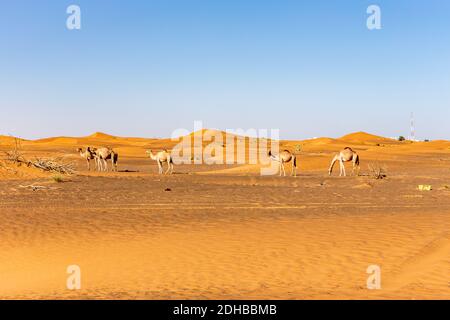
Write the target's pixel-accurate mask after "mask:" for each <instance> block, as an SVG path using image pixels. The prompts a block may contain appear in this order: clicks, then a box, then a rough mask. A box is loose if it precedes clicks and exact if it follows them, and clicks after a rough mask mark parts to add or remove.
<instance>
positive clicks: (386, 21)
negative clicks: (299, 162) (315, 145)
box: [0, 0, 450, 139]
mask: <svg viewBox="0 0 450 320" xmlns="http://www.w3.org/2000/svg"><path fill="white" fill-rule="evenodd" d="M70 4H77V5H79V6H80V7H81V11H82V29H81V30H79V31H70V30H68V29H67V28H66V18H67V14H66V8H67V7H68V6H69V5H70ZM370 4H377V5H379V6H380V7H381V10H382V30H375V31H369V30H368V29H367V28H366V18H367V16H368V15H367V13H366V9H367V7H368V5H370ZM0 40H1V41H0V88H1V89H0V110H1V115H0V134H12V135H16V136H20V137H24V138H40V137H47V136H57V135H66V136H83V135H87V134H90V133H92V132H95V131H103V132H107V133H111V134H116V135H122V136H143V137H168V136H170V134H171V133H172V131H173V130H174V129H176V128H186V129H189V130H191V129H193V121H194V120H202V121H203V123H204V126H205V127H211V128H219V129H226V128H244V129H247V128H257V129H258V128H280V129H281V137H282V138H308V137H314V136H332V137H337V136H341V135H343V134H346V133H349V132H352V131H359V130H364V131H368V132H371V133H375V134H380V135H384V136H398V135H405V136H407V135H408V134H409V115H410V112H411V111H413V112H414V113H415V115H416V127H417V136H418V137H419V138H430V139H437V138H445V139H450V125H449V121H450V2H449V1H444V0H442V1H441V0H414V1H412V0H395V1H393V0H378V1H365V0H359V1H358V0H342V1H336V0H328V1H323V0H310V1H301V0H292V1H286V0H271V1H265V0H221V1H219V0H208V1H206V0H145V1H144V0H142V1H136V0H130V1H118V0H116V1H115V0H77V1H75V0H73V1H65V0H54V1H51V0H40V1H36V0H27V1H24V0H4V1H2V2H1V4H0Z"/></svg>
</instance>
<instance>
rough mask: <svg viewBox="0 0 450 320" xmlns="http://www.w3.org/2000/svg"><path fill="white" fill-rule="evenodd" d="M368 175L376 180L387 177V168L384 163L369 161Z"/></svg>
mask: <svg viewBox="0 0 450 320" xmlns="http://www.w3.org/2000/svg"><path fill="white" fill-rule="evenodd" d="M368 167H369V175H370V176H371V177H372V178H374V179H377V180H380V179H384V178H386V177H387V170H386V166H385V165H384V164H380V163H378V162H371V163H369V164H368Z"/></svg>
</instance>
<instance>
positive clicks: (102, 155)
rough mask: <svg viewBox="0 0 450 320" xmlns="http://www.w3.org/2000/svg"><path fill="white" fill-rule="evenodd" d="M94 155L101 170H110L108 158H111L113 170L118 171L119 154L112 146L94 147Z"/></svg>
mask: <svg viewBox="0 0 450 320" xmlns="http://www.w3.org/2000/svg"><path fill="white" fill-rule="evenodd" d="M92 150H93V151H92V152H93V153H94V157H95V158H96V162H97V165H98V168H99V171H108V162H107V161H106V160H109V159H111V171H117V161H118V160H119V154H118V153H117V152H115V151H114V150H113V149H111V148H104V147H103V148H98V149H92Z"/></svg>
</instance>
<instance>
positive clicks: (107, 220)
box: [0, 133, 450, 299]
mask: <svg viewBox="0 0 450 320" xmlns="http://www.w3.org/2000/svg"><path fill="white" fill-rule="evenodd" d="M247 140H248V139H247ZM13 143H14V139H11V138H8V137H0V153H1V152H2V151H4V150H8V149H10V148H11V145H12V144H13ZM174 144H175V142H171V141H170V140H169V139H143V138H121V137H113V136H109V135H106V134H102V133H96V134H94V135H91V136H88V137H82V138H70V137H59V138H49V139H42V140H37V141H26V140H23V141H21V147H22V149H23V152H24V154H25V155H26V156H27V157H33V156H62V157H65V158H66V159H68V160H73V161H76V162H77V166H78V168H79V172H78V174H77V175H75V176H72V177H68V178H66V180H67V181H66V182H64V183H56V182H53V181H52V179H51V176H52V174H47V173H42V172H40V171H39V170H36V169H32V168H26V167H24V166H21V167H17V166H14V165H10V164H7V165H8V166H9V168H10V169H5V168H4V166H2V165H1V163H0V253H1V257H2V258H1V260H0V298H13V299H17V298H26V299H42V298H56V299H70V298H98V299H105V298H112V299H179V298H181V299H184V298H186V299H196V298H206V299H212V298H214V299H217V298H219V299H230V298H233V299H253V298H258V299H259V298H262V299H266V298H267V299H305V298H310V299H321V298H325V299H377V298H381V299H397V298H405V299H413V298H414V299H422V298H423V299H449V298H450V278H449V272H448V270H449V269H450V197H449V196H450V187H449V186H450V142H449V141H435V142H429V143H425V142H417V143H410V142H398V141H394V140H391V139H387V138H383V137H377V136H373V135H369V134H366V133H355V134H351V135H347V136H344V137H342V138H339V139H330V138H320V139H314V140H307V141H282V146H281V148H287V149H291V150H294V149H295V146H296V145H297V144H300V145H301V146H302V151H301V153H300V155H299V161H300V164H299V176H298V177H296V178H293V177H286V178H284V177H282V178H280V177H278V176H270V177H261V176H260V175H259V166H256V165H233V166H226V165H213V166H208V165H196V166H194V165H180V166H175V173H176V174H174V175H172V176H158V175H157V174H156V173H157V168H156V164H155V162H154V161H151V160H150V159H148V158H146V157H145V154H144V151H145V150H146V149H147V148H152V149H154V150H157V149H161V148H164V147H166V148H171V147H173V145H174ZM86 145H95V146H111V147H113V148H114V149H115V150H116V151H117V152H118V153H119V154H120V157H119V170H121V171H122V172H117V173H98V172H87V171H86V169H85V163H84V162H83V160H82V159H81V158H80V157H79V156H78V155H77V154H76V152H75V149H76V148H77V147H85V146H86ZM345 146H350V147H352V148H354V150H356V151H357V152H358V153H359V154H360V156H361V164H362V171H361V173H362V174H363V176H360V177H346V178H339V177H336V176H333V177H328V176H327V175H326V171H327V168H328V165H329V162H330V160H331V158H332V155H333V153H334V152H336V151H338V150H340V149H341V148H343V147H345ZM375 161H378V162H380V163H383V164H385V165H386V167H387V174H388V177H387V179H384V180H374V179H372V178H370V177H369V176H367V173H368V170H367V164H368V163H370V162H375ZM287 167H288V168H287V171H288V172H290V168H289V167H290V165H287ZM125 170H127V172H125ZM30 184H35V185H44V186H50V187H51V188H50V189H46V190H38V191H32V190H30V189H28V188H22V187H20V186H23V185H30ZM419 184H430V185H432V186H433V190H432V191H430V192H421V191H418V190H417V185H419ZM167 188H170V189H171V191H165V189H167ZM71 264H76V265H79V266H80V267H81V272H82V277H81V279H82V289H81V290H79V291H71V290H68V289H67V288H66V279H67V276H68V275H67V274H66V268H67V266H68V265H71ZM373 264H376V265H379V266H380V267H381V276H382V278H381V279H382V280H381V286H382V288H381V289H380V290H368V289H367V288H366V279H367V276H368V274H366V269H367V267H368V266H369V265H373Z"/></svg>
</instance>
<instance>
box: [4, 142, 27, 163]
mask: <svg viewBox="0 0 450 320" xmlns="http://www.w3.org/2000/svg"><path fill="white" fill-rule="evenodd" d="M5 155H6V160H7V161H11V162H13V163H23V162H25V159H24V157H23V153H22V146H21V144H20V140H19V139H17V138H14V148H13V149H12V150H10V151H5Z"/></svg>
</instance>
